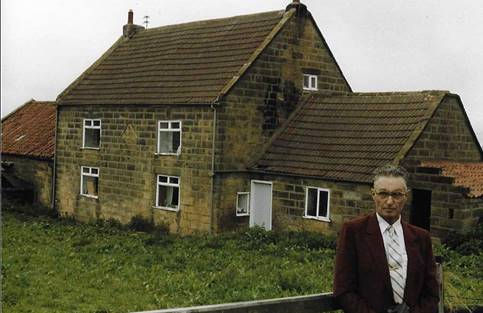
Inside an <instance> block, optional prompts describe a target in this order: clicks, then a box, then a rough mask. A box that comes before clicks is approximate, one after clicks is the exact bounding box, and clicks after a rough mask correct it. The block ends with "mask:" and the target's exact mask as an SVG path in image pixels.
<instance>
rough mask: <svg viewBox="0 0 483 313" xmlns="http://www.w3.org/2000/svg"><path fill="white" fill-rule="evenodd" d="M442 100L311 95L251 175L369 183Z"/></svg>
mask: <svg viewBox="0 0 483 313" xmlns="http://www.w3.org/2000/svg"><path fill="white" fill-rule="evenodd" d="M446 94H448V92H446V91H422V92H394V93H389V92H386V93H350V94H343V95H332V96H330V95H323V94H312V95H310V96H309V98H308V99H307V101H306V102H305V103H303V104H301V107H300V109H299V110H298V111H297V112H294V113H293V115H292V117H291V118H290V120H289V121H288V123H287V124H286V125H285V128H284V129H282V130H281V131H280V132H279V133H278V134H277V135H275V137H274V138H273V139H272V141H271V143H270V144H269V147H268V148H267V149H266V150H265V152H264V154H263V156H262V157H261V158H260V160H259V161H258V162H257V164H256V165H255V166H254V167H252V169H254V170H262V171H269V172H275V173H286V174H292V175H303V176H312V177H318V178H325V179H333V180H341V181H355V182H370V181H371V179H372V172H373V170H374V169H375V168H377V167H379V166H381V165H384V164H387V163H397V162H398V161H400V160H401V159H402V158H404V156H405V154H406V153H407V152H408V151H409V149H410V147H411V146H412V145H413V143H414V142H415V140H416V139H417V138H418V136H419V134H420V133H421V131H422V130H423V129H424V127H425V125H426V124H427V122H428V120H429V119H430V118H431V116H432V114H433V112H434V110H435V109H436V108H437V106H438V105H439V103H440V102H441V101H442V99H443V97H444V96H445V95H446Z"/></svg>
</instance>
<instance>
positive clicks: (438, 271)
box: [434, 255, 444, 313]
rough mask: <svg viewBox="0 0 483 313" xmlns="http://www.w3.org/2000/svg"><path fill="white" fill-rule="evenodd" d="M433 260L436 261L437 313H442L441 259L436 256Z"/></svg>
mask: <svg viewBox="0 0 483 313" xmlns="http://www.w3.org/2000/svg"><path fill="white" fill-rule="evenodd" d="M434 258H435V260H436V280H437V281H438V289H439V303H438V313H444V290H443V257H442V256H439V255H437V256H435V257H434Z"/></svg>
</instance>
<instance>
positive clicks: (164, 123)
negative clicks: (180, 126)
mask: <svg viewBox="0 0 483 313" xmlns="http://www.w3.org/2000/svg"><path fill="white" fill-rule="evenodd" d="M168 127H169V123H168V122H159V128H160V129H168Z"/></svg>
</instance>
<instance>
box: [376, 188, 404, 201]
mask: <svg viewBox="0 0 483 313" xmlns="http://www.w3.org/2000/svg"><path fill="white" fill-rule="evenodd" d="M373 193H374V195H376V196H378V197H379V198H381V199H383V200H386V199H389V197H392V198H393V199H394V200H402V199H403V198H404V197H406V196H407V192H403V191H394V192H389V191H376V190H373Z"/></svg>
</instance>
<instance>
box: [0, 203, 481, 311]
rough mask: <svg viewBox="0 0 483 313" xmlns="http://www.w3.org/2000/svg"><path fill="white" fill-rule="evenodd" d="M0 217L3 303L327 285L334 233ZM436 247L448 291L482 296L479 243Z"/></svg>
mask: <svg viewBox="0 0 483 313" xmlns="http://www.w3.org/2000/svg"><path fill="white" fill-rule="evenodd" d="M2 219H3V227H2V238H3V242H2V248H3V249H2V275H3V280H2V297H3V299H2V305H3V310H4V312H99V313H100V312H129V311H140V310H153V309H161V308H167V307H180V306H191V305H200V304H211V303H223V302H234V301H245V300H252V299H264V298H275V297H285V296H292V295H303V294H312V293H319V292H326V291H331V290H332V272H333V262H334V255H335V253H334V250H333V248H332V247H333V241H332V240H330V239H327V238H325V237H323V236H321V235H316V234H309V233H291V234H288V233H284V234H280V233H272V232H269V233H267V232H264V231H262V230H260V229H255V230H250V231H246V232H239V233H231V234H224V235H221V236H217V237H213V236H197V237H184V238H180V237H177V236H173V235H164V234H161V233H157V234H146V233H140V232H133V231H128V230H124V229H120V228H118V227H112V226H109V225H106V223H104V224H98V225H90V224H76V223H74V222H72V221H69V220H56V219H51V218H47V217H30V216H27V215H22V214H18V213H11V212H3V217H2ZM438 249H439V250H438V252H440V253H443V254H445V256H446V257H448V258H451V262H449V263H448V267H447V271H448V273H449V275H450V276H449V279H448V281H447V283H448V286H450V287H451V288H452V290H451V293H452V295H453V297H455V296H456V297H458V299H457V300H463V301H465V299H463V298H462V297H464V298H472V299H474V298H482V296H481V290H483V283H482V281H483V279H482V274H481V268H483V266H482V265H483V264H482V258H481V253H480V256H476V255H472V256H460V255H459V254H456V253H454V252H451V251H449V250H448V249H444V248H438ZM447 300H449V301H450V302H451V304H453V303H456V302H455V299H454V298H448V299H447ZM466 301H467V302H468V301H471V300H466Z"/></svg>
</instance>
